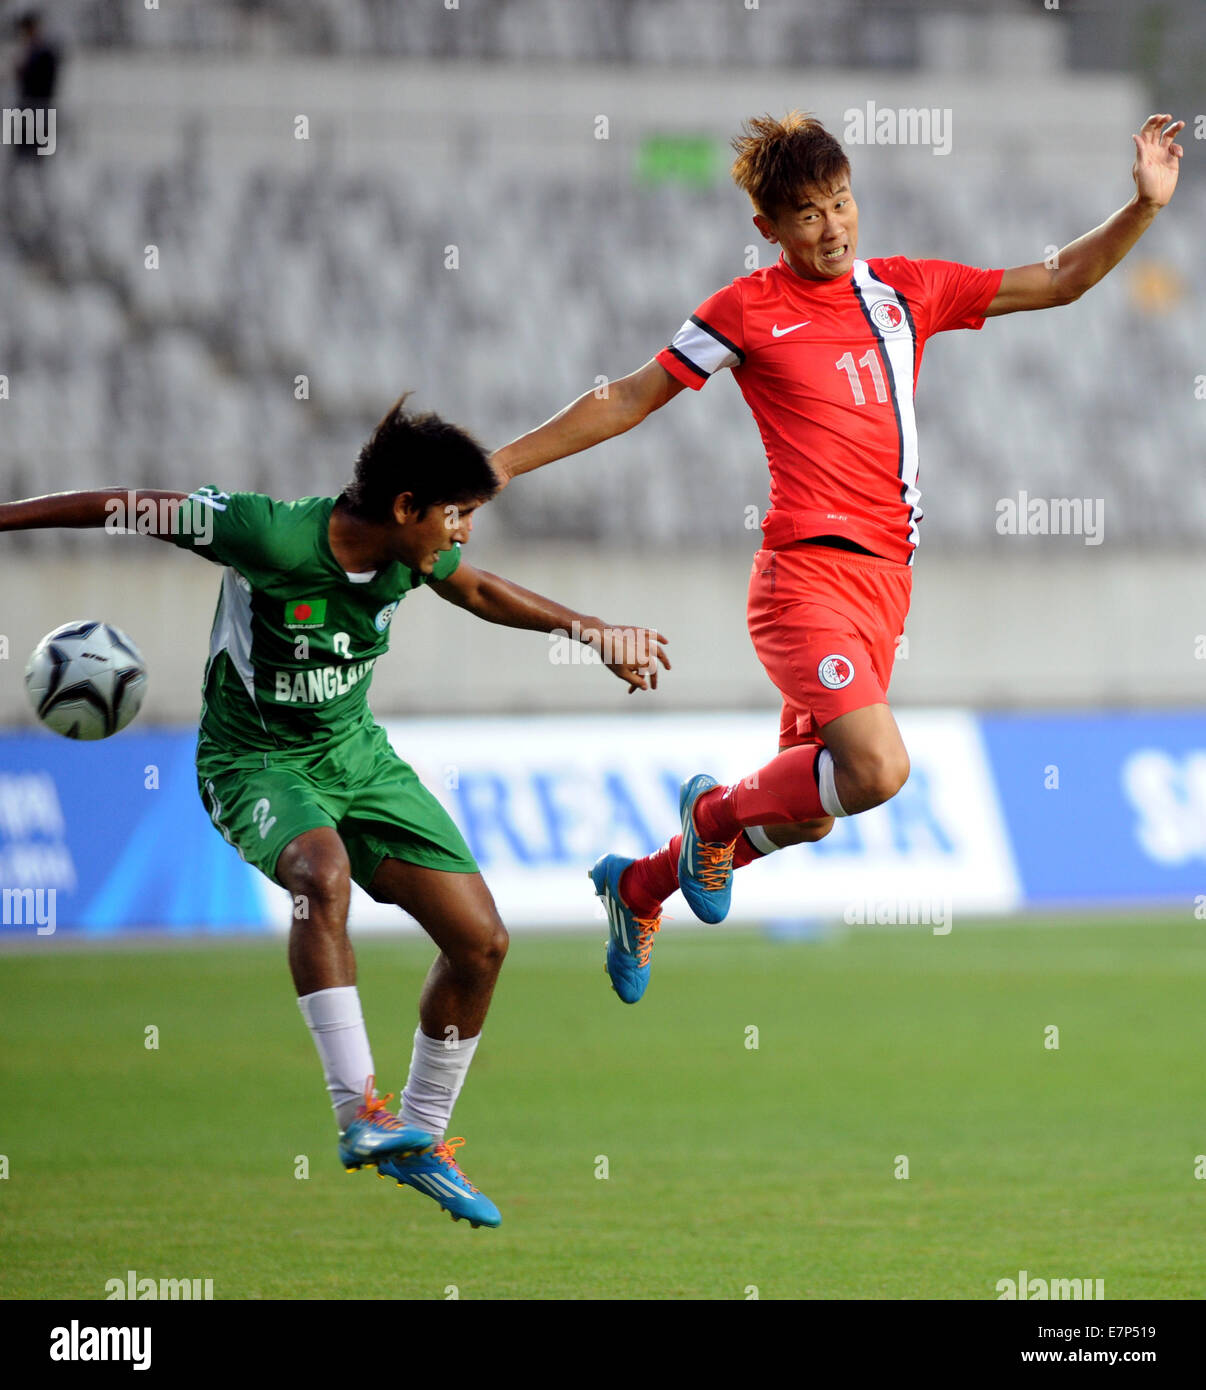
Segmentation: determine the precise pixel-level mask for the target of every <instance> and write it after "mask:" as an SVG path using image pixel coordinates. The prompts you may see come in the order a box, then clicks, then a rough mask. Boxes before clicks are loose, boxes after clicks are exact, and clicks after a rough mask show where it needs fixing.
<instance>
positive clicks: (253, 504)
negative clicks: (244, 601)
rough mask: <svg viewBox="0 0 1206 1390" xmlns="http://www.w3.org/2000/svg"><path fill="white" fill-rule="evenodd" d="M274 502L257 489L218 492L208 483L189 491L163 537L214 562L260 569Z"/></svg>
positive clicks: (268, 546) (265, 550) (269, 536)
mask: <svg viewBox="0 0 1206 1390" xmlns="http://www.w3.org/2000/svg"><path fill="white" fill-rule="evenodd" d="M276 505H277V504H276V503H275V502H274V501H273V500H272V498H270V497H265V496H263V495H262V494H261V493H258V492H222V491H221V490H220V489H218V488H216V487H214V486H213V485H212V484H207V485H206V486H204V487H199V488H197V489H196V491H195V492H191V493H189V496H188V500H187V501H186V502H184V503H183V504H182V505H181V507H180V510H179V511H178V512H177V513H176V515H175V516H174V517H173V518H172V529H171V534H170V535H169V536H166V537H165V539H166V540H169V541H171V543H172V544H173V545H178V546H180V547H181V549H183V550H193V551H195V552H196V553H197V554H198V555H203V556H204V557H205V559H207V560H212V561H213V562H214V563H215V564H218V565H231V566H233V567H234V568H235V569H237V570H241V571H246V570H248V569H262V568H264V567H265V562H266V561H267V562H269V564H270V563H271V557H270V555H269V553H268V552H269V549H270V538H271V535H272V519H273V512H274V511H275V509H276Z"/></svg>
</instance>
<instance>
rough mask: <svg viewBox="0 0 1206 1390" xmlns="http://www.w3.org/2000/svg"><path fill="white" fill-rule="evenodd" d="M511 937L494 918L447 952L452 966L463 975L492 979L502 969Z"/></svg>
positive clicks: (497, 919) (499, 921)
mask: <svg viewBox="0 0 1206 1390" xmlns="http://www.w3.org/2000/svg"><path fill="white" fill-rule="evenodd" d="M510 944H511V937H510V935H509V933H508V932H507V929H506V927H504V926H503V924H502V921H501V920H500V919H499V918H498V917H495V918H493V919H492V920H488V921H485V922H483V923H482V924H481V927H480V929H479V930H478V931H477V932H475V933H474V935H473V936H472V938H471V939H469V940H468V941H466V942H465V943H464V944H463V945H462V946H461V947H460V948H459V949H458V950H456V951H455V952H449V953H447V954H449V955H450V956H451V959H452V963H453V965H454V966H455V967H456V968H457V969H458V970H459V971H460V972H461V973H463V974H467V975H473V976H475V977H478V978H486V979H493V977H494V976H495V975H497V974H498V972H499V971H500V970H501V969H502V963H503V961H504V960H505V959H506V955H507V947H508V946H509V945H510Z"/></svg>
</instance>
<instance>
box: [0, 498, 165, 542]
mask: <svg viewBox="0 0 1206 1390" xmlns="http://www.w3.org/2000/svg"><path fill="white" fill-rule="evenodd" d="M132 498H133V499H134V507H135V509H136V513H137V512H141V513H142V514H143V515H149V514H153V515H155V516H159V515H161V514H164V513H165V512H167V511H170V509H161V508H160V507H159V505H158V504H159V503H160V502H163V501H170V502H177V503H180V502H186V501H187V500H188V493H186V492H156V491H147V490H146V489H145V488H143V489H140V490H139V491H136V492H134V491H130V490H129V489H127V488H102V489H100V490H99V491H94V492H53V493H51V494H50V495H49V496H47V497H30V498H27V499H26V500H25V501H22V502H0V531H36V530H44V529H45V528H47V527H50V526H74V527H82V526H107V527H109V528H110V529H113V530H124V529H126V525H127V522H126V518H127V517H128V516H129V512H130V506H131V499H132ZM144 498H149V499H151V501H152V502H153V503H154V504H155V505H154V506H153V507H143V506H141V505H140V504H141V503H142V499H144ZM129 529H130V530H134V529H136V528H135V519H134V518H133V517H131V518H130V520H129ZM137 529H139V530H145V534H148V535H155V534H157V532H156V531H154V530H150V529H149V528H143V527H138V528H137Z"/></svg>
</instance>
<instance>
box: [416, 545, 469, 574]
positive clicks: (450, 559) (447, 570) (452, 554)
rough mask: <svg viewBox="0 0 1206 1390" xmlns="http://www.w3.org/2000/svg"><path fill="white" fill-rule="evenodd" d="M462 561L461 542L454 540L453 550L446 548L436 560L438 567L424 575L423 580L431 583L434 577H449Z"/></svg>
mask: <svg viewBox="0 0 1206 1390" xmlns="http://www.w3.org/2000/svg"><path fill="white" fill-rule="evenodd" d="M460 563H461V543H460V541H455V542H453V546H452V549H451V550H446V551H445V552H444V553H443V555H441V556H440V558H439V559H438V560H437V561H436V567H435V569H433V570H432V572H431V573H430V574H425V575H424V576H423V582H424V583H425V584H430V583H431V581H432V580H433V579H435V580H440V579H447V578H448V576H449V575H450V574H453V573H454V572H455V571H456V567H457V566H458V565H459V564H460Z"/></svg>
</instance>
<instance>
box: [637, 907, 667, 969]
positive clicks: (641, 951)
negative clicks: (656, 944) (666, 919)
mask: <svg viewBox="0 0 1206 1390" xmlns="http://www.w3.org/2000/svg"><path fill="white" fill-rule="evenodd" d="M636 924H637V927H638V928H639V930H638V931H637V964H638V965H639V966H640V967H641V968H642V969H644V968H645V966H647V965H648V964H649V956H650V954H651V953H652V951H653V937H654V933H655V932H659V931H661V928H662V919H661V917H660V916H659V917H638V918H636Z"/></svg>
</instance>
